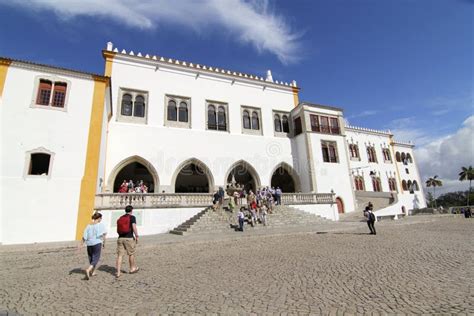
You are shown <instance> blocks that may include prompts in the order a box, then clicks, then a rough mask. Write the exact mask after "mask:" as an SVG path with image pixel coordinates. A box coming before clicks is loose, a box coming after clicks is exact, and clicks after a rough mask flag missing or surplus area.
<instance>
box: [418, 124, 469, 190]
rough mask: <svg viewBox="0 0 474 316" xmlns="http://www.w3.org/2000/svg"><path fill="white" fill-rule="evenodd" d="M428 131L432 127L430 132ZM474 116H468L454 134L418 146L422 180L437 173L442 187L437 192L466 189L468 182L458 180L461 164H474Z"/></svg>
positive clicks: (463, 165)
mask: <svg viewBox="0 0 474 316" xmlns="http://www.w3.org/2000/svg"><path fill="white" fill-rule="evenodd" d="M427 133H429V130H428V131H427ZM473 136H474V115H472V116H470V117H469V118H467V119H466V120H465V121H464V122H463V124H462V126H461V128H459V129H458V130H457V132H456V133H455V134H453V135H448V136H444V137H442V138H438V139H436V140H433V141H431V142H429V143H427V144H425V145H423V146H421V147H419V148H415V159H416V160H417V163H418V168H419V169H420V174H421V178H422V181H423V182H425V181H426V179H428V178H429V177H433V176H434V175H438V176H439V177H440V179H441V180H442V181H443V186H442V187H441V188H440V189H437V190H436V191H437V192H440V193H441V192H449V191H458V190H467V189H468V183H467V182H465V181H464V182H461V181H459V176H458V174H459V172H461V167H468V166H470V165H471V166H474V137H473Z"/></svg>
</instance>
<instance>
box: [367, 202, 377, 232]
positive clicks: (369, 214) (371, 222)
mask: <svg viewBox="0 0 474 316" xmlns="http://www.w3.org/2000/svg"><path fill="white" fill-rule="evenodd" d="M373 209H374V207H373V206H372V203H369V206H367V207H366V210H367V212H366V214H367V215H366V216H367V226H369V229H370V234H371V235H376V232H375V226H374V223H375V214H374V212H373Z"/></svg>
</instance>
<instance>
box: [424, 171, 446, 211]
mask: <svg viewBox="0 0 474 316" xmlns="http://www.w3.org/2000/svg"><path fill="white" fill-rule="evenodd" d="M442 185H443V181H441V180H440V179H438V176H434V177H432V178H429V179H428V180H426V186H427V187H428V188H429V187H433V197H434V203H435V208H437V207H438V206H437V205H436V187H440V186H442Z"/></svg>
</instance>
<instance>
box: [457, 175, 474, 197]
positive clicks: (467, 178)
mask: <svg viewBox="0 0 474 316" xmlns="http://www.w3.org/2000/svg"><path fill="white" fill-rule="evenodd" d="M464 180H469V193H468V194H467V206H469V205H470V204H469V203H470V200H469V196H470V195H471V183H472V180H474V169H472V166H469V168H466V167H462V168H461V172H460V173H459V181H464Z"/></svg>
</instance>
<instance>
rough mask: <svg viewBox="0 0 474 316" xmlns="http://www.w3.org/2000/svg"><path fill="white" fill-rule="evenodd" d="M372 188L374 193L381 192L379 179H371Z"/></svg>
mask: <svg viewBox="0 0 474 316" xmlns="http://www.w3.org/2000/svg"><path fill="white" fill-rule="evenodd" d="M372 186H373V187H374V192H381V191H382V185H381V183H380V178H376V177H373V178H372Z"/></svg>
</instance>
